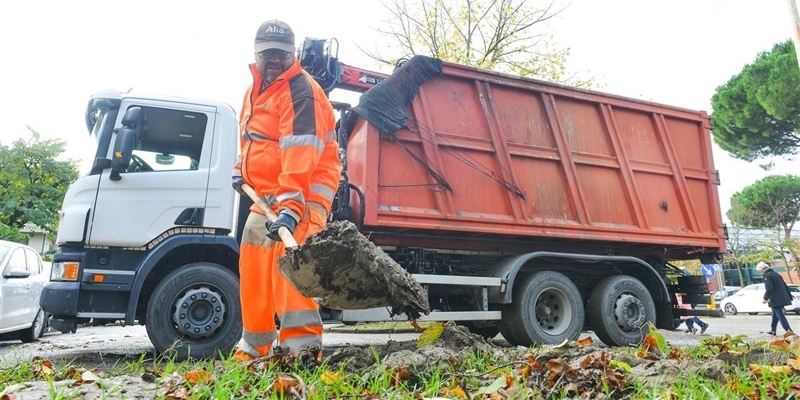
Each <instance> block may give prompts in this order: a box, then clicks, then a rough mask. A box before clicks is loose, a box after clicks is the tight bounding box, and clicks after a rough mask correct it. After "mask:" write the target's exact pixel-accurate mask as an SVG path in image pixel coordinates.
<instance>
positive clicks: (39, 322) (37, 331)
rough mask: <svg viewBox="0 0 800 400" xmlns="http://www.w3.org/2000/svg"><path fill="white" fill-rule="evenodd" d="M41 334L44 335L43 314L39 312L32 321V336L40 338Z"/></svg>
mask: <svg viewBox="0 0 800 400" xmlns="http://www.w3.org/2000/svg"><path fill="white" fill-rule="evenodd" d="M42 333H44V313H43V312H42V311H41V310H39V313H38V314H36V319H34V320H33V336H34V338H38V337H40V336H42Z"/></svg>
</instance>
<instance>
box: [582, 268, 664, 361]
mask: <svg viewBox="0 0 800 400" xmlns="http://www.w3.org/2000/svg"><path fill="white" fill-rule="evenodd" d="M588 304H589V321H590V322H591V324H592V329H593V330H594V333H595V334H596V335H597V337H598V338H600V340H602V341H603V343H605V344H607V345H609V346H630V345H636V344H639V343H641V341H642V339H643V338H644V335H645V334H647V332H648V331H649V326H648V322H651V323H653V322H654V321H655V320H656V306H655V304H654V303H653V298H652V296H650V292H648V291H647V287H645V286H644V284H642V282H640V281H639V280H638V279H636V278H634V277H631V276H628V275H615V276H610V277H608V278H605V279H603V280H602V281H600V282H599V283H598V284H597V285H596V286H595V287H594V289H592V294H591V295H590V296H589V303H588Z"/></svg>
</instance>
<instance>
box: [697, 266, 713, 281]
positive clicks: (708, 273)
mask: <svg viewBox="0 0 800 400" xmlns="http://www.w3.org/2000/svg"><path fill="white" fill-rule="evenodd" d="M700 272H702V273H703V276H705V277H706V278H707V279H710V278H711V277H713V276H714V272H715V271H714V264H703V266H702V267H700Z"/></svg>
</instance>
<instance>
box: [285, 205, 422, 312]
mask: <svg viewBox="0 0 800 400" xmlns="http://www.w3.org/2000/svg"><path fill="white" fill-rule="evenodd" d="M278 266H279V268H280V270H281V272H282V273H283V275H284V276H285V277H286V279H288V280H289V282H291V283H292V285H293V286H294V287H295V288H296V289H297V290H298V291H299V292H300V293H302V294H303V295H304V296H306V297H314V298H317V299H318V301H319V303H320V304H321V305H323V306H325V307H330V308H335V309H340V310H359V309H365V308H374V307H392V312H393V313H401V312H402V313H405V314H406V315H407V316H408V317H409V318H418V317H419V316H420V315H421V314H429V313H430V310H429V305H428V296H427V292H426V291H425V289H424V288H423V287H422V285H420V284H419V282H417V281H416V279H414V277H413V276H412V275H411V274H409V273H408V272H407V271H406V270H404V269H403V268H402V267H401V266H400V265H399V264H397V263H396V262H395V261H394V260H392V258H391V257H389V255H388V254H386V253H385V252H384V251H383V250H382V249H381V248H380V247H377V246H375V245H374V244H373V243H372V242H370V241H369V239H367V238H366V237H365V236H364V235H362V234H361V233H360V232H359V231H358V229H357V228H356V226H355V225H354V224H353V223H351V222H347V221H337V222H332V223H330V224H328V225H327V226H326V227H325V229H323V230H322V231H320V232H318V233H316V234H314V235H311V236H309V237H308V238H307V239H306V241H305V243H303V244H302V245H300V246H298V247H294V248H288V249H287V250H286V255H284V256H283V257H281V259H280V260H279V261H278Z"/></svg>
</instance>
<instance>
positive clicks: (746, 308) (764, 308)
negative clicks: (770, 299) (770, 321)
mask: <svg viewBox="0 0 800 400" xmlns="http://www.w3.org/2000/svg"><path fill="white" fill-rule="evenodd" d="M766 291H767V289H766V288H764V284H763V283H755V284H752V285H747V286H745V287H743V288H742V289H741V290H739V291H738V292H736V293H735V294H733V295H731V296H728V297H726V298H724V299H722V301H721V302H720V308H721V309H722V311H723V312H724V313H725V314H728V315H736V314H737V313H740V312H741V313H748V314H750V315H755V314H758V313H772V310H771V309H770V308H769V305H768V304H765V303H764V302H763V300H764V293H765V292H766ZM789 291H790V292H792V297H793V299H792V304H791V305H788V306H786V311H787V312H795V313H797V314H798V315H800V287H799V286H797V285H789Z"/></svg>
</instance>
